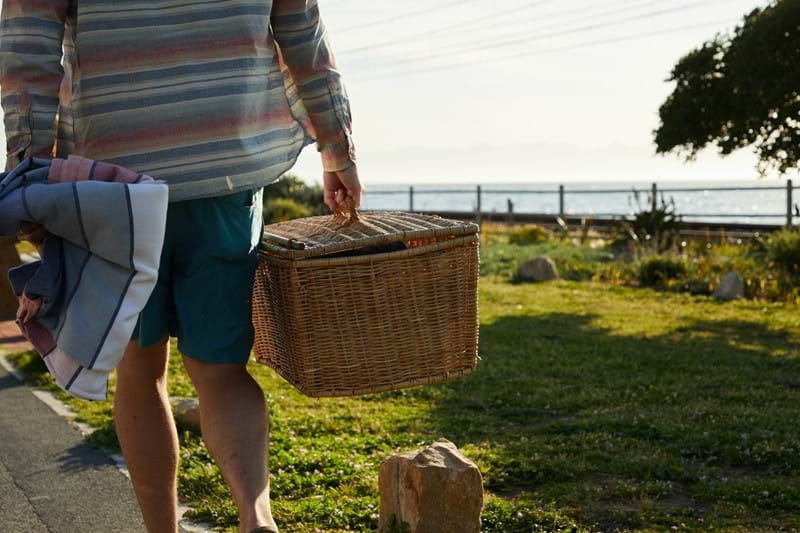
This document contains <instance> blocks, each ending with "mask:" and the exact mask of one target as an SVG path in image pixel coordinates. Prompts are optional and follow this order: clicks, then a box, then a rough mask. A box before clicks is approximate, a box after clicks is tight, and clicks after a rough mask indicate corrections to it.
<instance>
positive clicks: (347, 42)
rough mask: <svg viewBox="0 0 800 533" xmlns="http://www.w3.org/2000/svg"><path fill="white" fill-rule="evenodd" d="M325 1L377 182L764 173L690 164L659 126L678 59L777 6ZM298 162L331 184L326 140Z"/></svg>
mask: <svg viewBox="0 0 800 533" xmlns="http://www.w3.org/2000/svg"><path fill="white" fill-rule="evenodd" d="M319 4H320V10H321V13H322V18H323V20H324V22H325V25H326V27H327V28H328V32H329V37H330V42H331V43H332V47H333V49H334V52H335V55H336V57H337V61H338V63H339V68H340V71H341V73H342V76H343V79H344V82H345V86H346V88H347V92H348V94H349V96H350V102H351V109H352V115H353V132H354V133H353V138H354V141H355V144H356V150H357V153H358V160H359V173H360V175H361V178H362V181H363V182H364V183H365V185H366V186H367V188H368V187H369V185H370V184H404V185H413V184H420V185H422V184H430V183H555V182H566V183H569V182H576V181H583V182H585V181H590V182H610V181H616V182H618V181H644V182H650V181H701V180H702V181H710V180H720V181H742V180H749V181H753V182H755V180H756V179H757V178H758V174H757V172H756V170H755V163H756V159H755V157H754V156H753V155H752V153H750V152H749V151H748V150H744V151H741V152H739V153H736V154H734V155H732V156H729V157H727V158H721V157H719V156H718V155H717V154H716V153H715V150H714V149H713V148H710V149H707V150H706V151H705V152H704V153H702V154H701V156H700V158H699V159H698V161H696V162H692V163H684V162H683V160H682V159H680V158H679V157H678V156H675V155H668V156H656V155H655V154H654V145H653V141H652V139H653V135H652V131H653V129H654V128H656V126H657V125H658V108H659V106H660V105H661V103H662V102H663V101H664V100H665V98H666V97H667V96H668V95H669V94H670V92H671V90H672V86H671V84H669V83H667V82H666V81H665V80H666V78H667V77H668V75H669V73H670V70H671V69H672V67H673V65H674V64H675V62H676V61H677V60H679V59H680V58H681V57H682V56H683V55H684V54H686V53H687V52H689V51H690V50H692V49H693V48H695V47H696V46H698V45H700V44H702V43H703V42H704V41H706V40H708V39H710V38H712V37H713V36H714V35H715V34H716V33H717V32H724V31H728V30H730V29H732V28H733V27H734V26H735V25H736V24H737V23H739V22H740V21H741V20H742V17H743V16H744V15H745V14H746V13H748V12H749V11H751V10H752V9H754V8H756V7H760V6H763V5H764V4H765V1H764V0H557V1H556V0H503V1H494V2H492V1H489V0H460V1H454V0H404V1H402V2H401V1H399V0H389V1H387V0H384V1H375V0H319ZM293 172H294V173H295V174H297V175H299V176H300V177H302V178H304V179H306V180H308V181H319V180H320V179H321V175H322V168H321V164H320V161H319V154H318V153H317V152H316V150H315V148H314V146H313V145H312V146H309V147H307V148H306V149H305V151H304V153H303V154H302V155H301V158H300V160H299V161H298V163H297V164H296V165H295V167H294V169H293ZM770 181H772V182H774V183H777V182H778V179H777V178H776V177H774V176H773V177H771V178H770Z"/></svg>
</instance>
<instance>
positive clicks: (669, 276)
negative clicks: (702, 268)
mask: <svg viewBox="0 0 800 533" xmlns="http://www.w3.org/2000/svg"><path fill="white" fill-rule="evenodd" d="M638 270H639V272H638V274H639V283H640V284H641V285H643V286H645V287H655V286H659V285H663V284H665V283H666V282H667V281H669V280H674V279H678V278H680V277H681V276H684V275H686V271H687V269H686V262H685V261H684V260H683V259H681V258H680V257H675V256H671V255H651V256H649V257H645V258H644V259H642V260H641V261H640V262H639V268H638Z"/></svg>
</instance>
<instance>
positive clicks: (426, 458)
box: [378, 439, 483, 533]
mask: <svg viewBox="0 0 800 533" xmlns="http://www.w3.org/2000/svg"><path fill="white" fill-rule="evenodd" d="M378 482H379V486H380V492H381V512H380V520H379V527H380V531H382V532H383V531H390V529H389V524H390V523H391V522H392V521H393V520H396V521H397V524H398V525H401V524H403V523H405V524H407V526H408V528H407V529H403V528H402V526H401V527H399V528H398V529H397V530H398V531H405V532H406V533H453V532H456V531H457V532H459V533H479V532H480V530H481V508H482V507H483V479H482V477H481V473H480V470H478V467H477V466H475V463H473V462H472V461H470V460H469V459H467V458H465V457H464V456H463V455H462V454H461V452H460V451H459V450H458V448H456V446H455V444H453V443H452V442H450V441H449V440H447V439H439V440H437V441H436V442H434V443H433V444H432V445H430V446H428V447H427V448H424V449H422V450H414V451H410V452H404V453H400V454H396V455H393V456H391V457H388V458H387V459H385V460H384V461H383V462H382V463H381V467H380V472H379V476H378Z"/></svg>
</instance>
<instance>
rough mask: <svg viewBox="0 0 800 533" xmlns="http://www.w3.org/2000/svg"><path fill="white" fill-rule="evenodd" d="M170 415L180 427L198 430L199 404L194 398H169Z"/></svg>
mask: <svg viewBox="0 0 800 533" xmlns="http://www.w3.org/2000/svg"><path fill="white" fill-rule="evenodd" d="M170 404H171V405H172V415H173V416H174V417H175V421H176V422H177V423H178V425H180V426H184V427H187V428H191V429H196V430H199V429H200V403H199V402H198V401H197V399H195V398H171V399H170Z"/></svg>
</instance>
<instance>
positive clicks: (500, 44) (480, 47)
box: [371, 0, 725, 68]
mask: <svg viewBox="0 0 800 533" xmlns="http://www.w3.org/2000/svg"><path fill="white" fill-rule="evenodd" d="M723 1H725V0H714V1H713V2H709V1H708V0H704V1H702V2H697V3H694V4H684V5H682V6H677V7H672V8H668V9H661V10H658V11H651V12H648V13H642V14H639V15H633V16H630V17H624V18H621V19H617V20H612V21H609V22H602V23H598V24H588V25H585V26H579V27H577V28H568V29H565V30H560V31H555V32H550V33H544V34H534V35H525V36H524V37H520V38H513V39H505V40H500V41H494V42H489V43H480V44H477V45H476V44H474V43H472V44H469V45H466V46H465V45H463V44H462V45H461V47H460V48H455V49H453V50H448V51H444V52H442V51H437V52H433V53H428V54H420V55H416V56H412V57H404V58H400V59H392V62H391V66H395V65H402V64H407V63H416V62H418V61H427V60H429V59H437V58H440V57H450V56H452V55H453V54H461V53H465V52H473V51H484V50H492V49H496V48H506V47H509V46H515V45H518V44H524V43H528V42H532V41H538V40H542V39H547V38H551V37H561V36H564V35H572V34H576V33H584V32H587V31H593V30H597V29H602V28H608V27H612V26H619V25H621V24H625V23H628V22H633V21H637V20H644V19H650V18H656V17H660V16H662V15H667V14H671V13H675V12H678V11H686V10H689V9H696V8H699V7H705V6H707V5H708V4H710V3H720V2H723ZM371 68H375V67H371Z"/></svg>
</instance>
